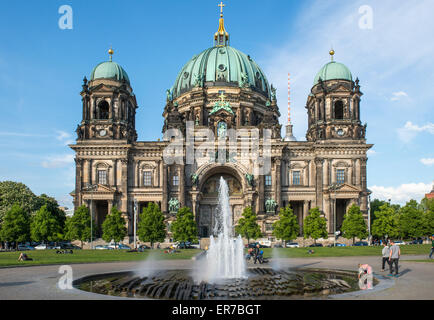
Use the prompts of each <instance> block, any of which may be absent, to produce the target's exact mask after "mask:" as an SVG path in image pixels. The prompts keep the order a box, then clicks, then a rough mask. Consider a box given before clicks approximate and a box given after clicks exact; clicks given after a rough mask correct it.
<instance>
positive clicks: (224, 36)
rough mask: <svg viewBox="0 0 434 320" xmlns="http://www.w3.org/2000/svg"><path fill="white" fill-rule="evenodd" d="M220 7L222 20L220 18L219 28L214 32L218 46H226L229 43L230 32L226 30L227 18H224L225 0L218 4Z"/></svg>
mask: <svg viewBox="0 0 434 320" xmlns="http://www.w3.org/2000/svg"><path fill="white" fill-rule="evenodd" d="M218 6H219V7H220V20H219V29H218V30H217V32H216V33H215V34H214V43H215V46H216V47H224V46H227V45H228V43H229V33H227V32H226V30H225V20H224V19H223V7H225V6H226V5H225V4H223V2H220V4H219V5H218Z"/></svg>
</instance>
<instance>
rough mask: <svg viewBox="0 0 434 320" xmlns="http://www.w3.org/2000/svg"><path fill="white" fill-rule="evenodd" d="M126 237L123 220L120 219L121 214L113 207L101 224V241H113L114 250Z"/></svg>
mask: <svg viewBox="0 0 434 320" xmlns="http://www.w3.org/2000/svg"><path fill="white" fill-rule="evenodd" d="M126 235H127V227H126V226H125V219H124V218H123V217H122V212H120V211H119V210H118V209H117V208H116V206H114V207H112V209H111V212H110V214H109V215H108V216H107V217H106V218H105V220H104V222H103V224H102V239H103V240H104V241H106V242H110V241H111V240H114V241H115V248H116V244H117V243H118V242H120V241H121V240H123V239H124V238H125V236H126Z"/></svg>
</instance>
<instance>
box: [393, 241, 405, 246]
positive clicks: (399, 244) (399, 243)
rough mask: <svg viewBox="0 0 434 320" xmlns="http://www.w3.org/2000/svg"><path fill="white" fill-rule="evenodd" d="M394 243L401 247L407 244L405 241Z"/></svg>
mask: <svg viewBox="0 0 434 320" xmlns="http://www.w3.org/2000/svg"><path fill="white" fill-rule="evenodd" d="M394 243H395V244H396V245H398V246H401V245H404V244H405V242H404V241H401V240H396V241H394Z"/></svg>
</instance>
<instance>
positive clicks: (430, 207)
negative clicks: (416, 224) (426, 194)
mask: <svg viewBox="0 0 434 320" xmlns="http://www.w3.org/2000/svg"><path fill="white" fill-rule="evenodd" d="M419 207H420V209H421V210H422V211H423V225H424V231H423V235H424V236H431V235H433V234H434V199H427V198H423V199H422V200H421V201H420V205H419Z"/></svg>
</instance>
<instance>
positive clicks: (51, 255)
mask: <svg viewBox="0 0 434 320" xmlns="http://www.w3.org/2000/svg"><path fill="white" fill-rule="evenodd" d="M179 251H180V252H177V253H173V254H168V253H164V250H146V251H145V252H127V251H126V250H74V253H73V254H56V250H34V251H25V252H26V254H27V256H28V257H29V258H32V259H33V261H17V260H18V257H19V255H20V251H17V252H0V267H5V266H26V265H41V264H71V263H90V262H114V261H139V260H145V259H146V258H147V257H148V256H149V255H150V254H151V255H152V257H153V258H154V259H158V260H164V259H191V258H192V257H193V256H194V255H196V254H198V253H199V252H200V251H201V250H198V249H186V250H179Z"/></svg>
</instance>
